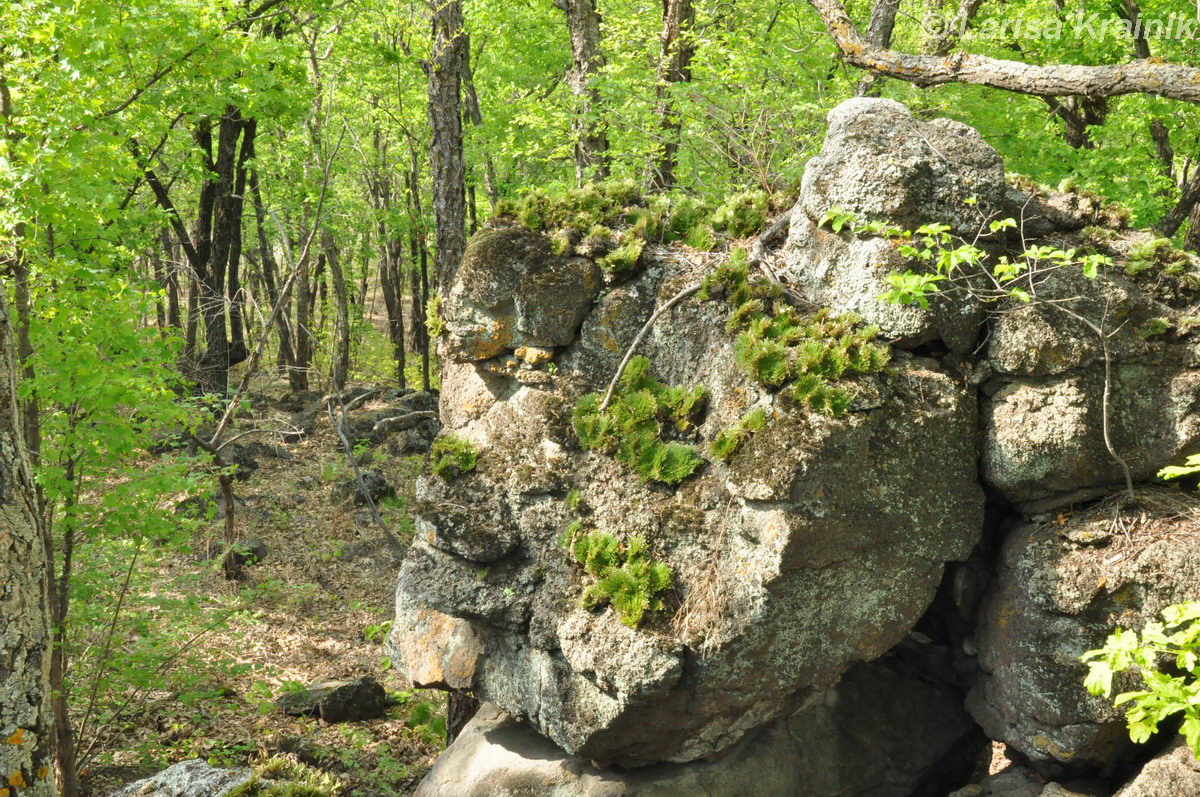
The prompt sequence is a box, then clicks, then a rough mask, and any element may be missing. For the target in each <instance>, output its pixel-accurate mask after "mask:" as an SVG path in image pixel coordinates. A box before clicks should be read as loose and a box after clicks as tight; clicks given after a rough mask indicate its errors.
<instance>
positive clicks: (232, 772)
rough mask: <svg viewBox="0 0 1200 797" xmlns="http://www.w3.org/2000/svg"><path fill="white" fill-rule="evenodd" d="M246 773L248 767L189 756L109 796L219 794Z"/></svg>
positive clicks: (200, 796) (196, 796) (247, 776)
mask: <svg viewBox="0 0 1200 797" xmlns="http://www.w3.org/2000/svg"><path fill="white" fill-rule="evenodd" d="M250 777H251V773H250V770H249V769H221V768H218V767H213V766H209V765H208V764H207V763H205V762H204V761H201V760H200V759H199V758H193V759H190V760H188V761H180V762H179V763H178V764H174V765H172V766H169V767H167V768H166V769H164V770H163V771H162V772H159V773H158V774H157V775H154V776H153V777H149V778H146V779H144V780H139V781H137V782H136V783H131V784H129V785H128V786H126V787H125V788H123V789H120V790H119V791H115V792H113V793H112V794H111V795H109V797H222V796H223V795H225V794H228V793H229V792H231V791H233V790H234V789H236V788H237V787H238V786H241V785H242V784H243V783H245V782H246V781H248V780H250Z"/></svg>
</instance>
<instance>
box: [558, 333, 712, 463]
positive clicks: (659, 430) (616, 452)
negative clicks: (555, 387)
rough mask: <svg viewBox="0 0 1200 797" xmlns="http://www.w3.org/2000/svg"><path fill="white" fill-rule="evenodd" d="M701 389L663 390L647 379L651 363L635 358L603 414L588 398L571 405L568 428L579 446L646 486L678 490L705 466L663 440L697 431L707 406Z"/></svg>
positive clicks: (692, 452)
mask: <svg viewBox="0 0 1200 797" xmlns="http://www.w3.org/2000/svg"><path fill="white" fill-rule="evenodd" d="M707 399H708V396H707V393H706V392H705V390H704V388H702V387H695V388H684V387H672V386H670V385H664V384H662V383H661V382H659V381H658V380H656V379H655V378H654V377H652V376H651V375H650V361H649V360H648V359H646V358H645V357H640V356H639V357H634V358H633V359H631V360H630V361H629V364H628V365H627V366H626V367H625V370H624V371H623V372H622V374H621V380H620V385H619V388H618V390H617V391H615V392H614V393H613V398H612V401H611V402H610V403H609V405H608V407H607V408H605V409H604V410H603V411H602V410H601V409H600V404H601V402H602V400H603V397H602V396H601V395H600V394H599V393H588V394H587V395H585V396H583V397H581V398H580V399H579V401H578V402H577V403H576V404H575V410H574V412H573V413H572V415H571V425H572V427H574V429H575V435H576V436H577V437H578V438H579V442H580V444H581V445H582V446H583V447H584V448H587V449H593V450H598V451H602V452H604V453H606V454H611V455H613V456H615V457H616V458H617V460H618V461H620V462H622V463H624V464H625V465H627V466H628V467H629V468H631V469H632V470H634V471H635V472H636V473H637V474H638V475H639V476H641V477H642V479H643V480H645V481H659V482H663V483H665V484H678V483H679V482H681V481H683V480H684V479H686V478H687V477H688V476H690V475H691V474H692V473H693V472H694V471H695V470H696V468H698V467H699V466H700V464H701V463H702V462H703V460H702V459H701V458H700V456H699V454H697V453H696V448H695V446H693V445H690V444H688V443H682V442H672V441H669V440H667V439H664V434H665V433H667V432H672V431H673V432H674V433H676V434H686V433H688V432H691V431H693V430H694V429H695V427H696V424H697V422H698V421H699V419H700V416H701V415H703V413H704V410H705V407H706V405H707Z"/></svg>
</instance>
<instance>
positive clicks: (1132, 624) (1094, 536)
mask: <svg viewBox="0 0 1200 797" xmlns="http://www.w3.org/2000/svg"><path fill="white" fill-rule="evenodd" d="M1198 509H1200V504H1198V502H1197V501H1196V499H1194V498H1191V497H1189V496H1186V495H1181V494H1179V493H1177V492H1176V491H1173V490H1166V489H1162V488H1152V489H1147V490H1143V491H1140V492H1139V493H1138V495H1137V497H1136V498H1135V499H1132V500H1130V499H1128V498H1126V497H1124V496H1118V497H1114V498H1112V499H1109V500H1108V501H1106V502H1103V503H1101V504H1100V505H1098V506H1096V507H1095V508H1093V509H1090V510H1087V511H1085V512H1081V513H1079V514H1076V515H1074V516H1072V517H1070V518H1064V519H1063V522H1061V523H1060V522H1059V519H1058V518H1054V519H1052V520H1050V521H1048V522H1044V523H1033V524H1027V525H1025V526H1022V527H1020V528H1018V529H1016V530H1015V531H1014V532H1013V533H1012V534H1010V535H1009V537H1008V538H1007V540H1006V541H1005V544H1004V550H1003V553H1002V560H1001V564H1000V571H999V575H998V578H997V580H996V582H995V584H994V585H993V587H992V589H991V591H990V592H989V594H988V596H987V598H986V599H985V601H984V604H983V608H982V610H981V612H980V615H979V626H978V628H977V631H976V633H977V643H978V646H979V651H980V653H979V664H980V667H981V669H982V674H981V677H980V680H979V681H978V683H977V684H976V685H975V688H974V689H973V691H972V692H971V694H970V696H969V698H968V701H967V705H968V707H969V708H970V710H971V713H972V714H973V715H974V716H975V719H976V720H977V721H978V722H979V724H980V725H981V726H982V727H983V729H984V731H985V732H986V733H987V734H988V736H989V737H991V738H993V739H997V740H1000V741H1003V742H1004V743H1005V744H1007V745H1008V746H1009V747H1010V748H1012V749H1015V750H1016V751H1018V752H1020V753H1022V754H1023V755H1025V756H1027V757H1028V758H1029V759H1030V761H1031V762H1032V763H1033V764H1035V765H1037V766H1039V767H1041V768H1042V769H1044V770H1046V771H1048V772H1050V773H1054V772H1055V771H1062V770H1086V769H1089V768H1090V769H1094V770H1103V769H1105V768H1106V767H1109V766H1110V765H1111V764H1113V763H1115V762H1117V761H1119V760H1121V759H1123V758H1129V757H1131V756H1133V755H1135V754H1136V751H1135V749H1134V747H1133V745H1132V743H1131V742H1130V741H1129V735H1128V733H1127V731H1126V729H1125V720H1124V710H1123V709H1121V708H1113V706H1112V705H1111V703H1110V702H1109V701H1105V700H1103V699H1101V698H1097V697H1092V696H1091V695H1089V694H1088V693H1087V692H1086V691H1084V690H1083V689H1082V687H1081V684H1082V683H1083V678H1084V676H1085V675H1086V673H1087V667H1086V666H1085V665H1084V664H1083V663H1082V662H1081V661H1080V660H1079V657H1080V656H1081V655H1082V654H1083V653H1084V652H1085V651H1087V650H1090V649H1093V648H1097V647H1100V646H1102V645H1103V643H1104V639H1105V637H1106V636H1107V635H1108V634H1109V633H1110V632H1111V631H1112V629H1113V628H1114V627H1115V626H1117V625H1120V626H1121V627H1123V628H1137V629H1140V628H1141V627H1142V626H1143V625H1145V623H1146V622H1147V621H1149V620H1152V619H1155V617H1156V615H1157V614H1158V612H1159V611H1160V610H1161V609H1162V608H1163V607H1165V606H1169V605H1171V604H1172V603H1178V602H1180V601H1183V600H1190V599H1194V598H1195V596H1196V595H1198V594H1200V546H1197V545H1196V543H1195V539H1196V537H1195V535H1196V534H1197V531H1198V529H1200V523H1198V521H1197V519H1196V512H1197V510H1198ZM1125 518H1128V519H1125ZM1130 685H1132V683H1131V684H1130Z"/></svg>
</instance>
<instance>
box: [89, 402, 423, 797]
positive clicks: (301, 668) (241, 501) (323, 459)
mask: <svg viewBox="0 0 1200 797" xmlns="http://www.w3.org/2000/svg"><path fill="white" fill-rule="evenodd" d="M369 407H370V405H368V408H369ZM270 443H271V444H272V445H275V446H277V449H276V451H277V452H279V453H282V456H273V457H266V456H263V457H258V458H257V462H258V466H259V467H258V469H257V470H255V471H254V472H253V473H252V474H251V475H250V477H249V478H248V479H246V480H245V481H238V482H236V483H235V495H236V497H237V511H236V512H235V518H236V523H237V529H238V532H239V534H240V537H241V539H242V540H252V539H257V540H261V541H262V543H264V544H265V546H266V549H267V553H266V556H265V557H264V559H263V560H262V561H261V562H259V563H256V564H252V565H250V566H247V567H245V568H244V569H243V573H242V576H241V578H240V579H239V580H238V581H227V580H226V579H225V578H224V576H223V574H222V573H221V571H220V568H219V567H217V566H214V563H213V562H212V561H211V560H205V559H204V557H203V553H204V550H205V549H206V548H207V547H209V545H208V544H205V542H202V540H207V542H208V543H210V544H211V545H213V546H217V545H218V544H219V542H220V540H221V535H222V532H223V527H224V520H223V519H219V518H216V517H213V518H212V519H210V520H206V521H203V522H202V525H201V527H200V529H201V538H200V540H198V543H199V544H195V545H194V546H193V549H194V553H192V554H184V555H179V556H176V557H174V560H173V561H167V562H165V563H164V564H163V566H162V572H163V573H164V580H163V582H162V588H163V589H175V590H178V589H179V587H178V586H177V585H178V583H180V582H179V580H178V578H177V575H178V571H180V570H187V571H192V573H193V575H194V576H195V578H193V579H191V580H190V581H186V582H185V583H187V584H188V586H187V587H186V588H185V591H194V594H193V595H190V596H189V595H183V596H182V597H183V598H185V599H186V598H188V597H194V598H196V599H198V600H203V601H206V602H209V603H211V602H212V601H213V600H214V599H215V600H216V602H217V603H219V604H221V605H222V606H224V607H226V611H225V613H224V614H223V615H222V617H223V622H222V624H221V625H220V626H219V627H217V628H215V629H213V630H211V631H208V632H206V633H203V634H202V635H201V636H200V637H199V638H198V639H197V640H196V641H195V642H194V643H193V644H192V645H191V646H190V654H192V655H190V656H189V657H188V660H189V661H191V662H195V661H201V662H210V663H213V664H214V667H213V668H211V669H209V670H207V671H206V672H204V673H198V672H181V673H179V675H180V677H179V678H177V679H175V680H176V681H177V682H179V683H188V684H190V685H191V687H192V688H189V689H188V694H189V695H190V696H191V697H190V699H189V700H188V701H187V702H182V701H181V700H180V699H179V698H180V691H172V690H164V691H160V692H158V693H154V694H151V695H150V696H149V699H147V700H146V701H145V702H144V705H142V706H141V707H140V708H139V709H138V710H137V711H135V712H132V713H130V714H128V715H127V716H126V717H124V719H123V720H122V722H120V723H119V724H115V725H114V726H113V727H112V728H111V729H109V730H108V731H107V732H106V733H104V734H103V735H102V736H101V737H100V743H99V746H100V752H99V755H98V756H97V757H96V762H97V763H95V764H94V765H93V766H91V768H90V771H85V772H84V780H85V790H86V793H88V794H90V795H95V797H103V796H104V795H107V794H108V793H110V792H111V791H112V790H114V789H115V788H118V787H120V786H121V785H123V784H124V783H127V782H131V781H133V780H136V779H138V778H141V777H145V776H147V775H149V774H153V773H154V772H155V771H158V770H160V769H162V768H163V767H165V766H168V765H170V764H171V763H174V762H177V761H181V760H185V759H189V758H203V759H206V760H208V761H209V763H212V764H214V765H222V766H240V765H245V764H251V763H253V762H255V761H256V760H260V759H262V758H265V757H268V756H272V755H278V754H287V755H293V756H295V757H296V758H297V759H299V760H300V761H302V762H304V763H306V764H309V765H311V766H315V767H317V768H319V769H321V770H323V771H326V772H328V773H330V774H332V775H334V776H335V777H336V778H337V779H338V780H339V781H340V782H341V783H342V784H343V786H344V791H343V793H344V794H347V795H357V796H358V797H383V796H384V795H396V794H408V793H411V791H412V790H413V789H414V788H415V786H416V784H417V782H418V781H419V780H420V778H421V776H422V775H423V774H424V773H425V772H426V771H427V770H428V768H429V767H430V766H431V765H432V762H433V759H434V758H435V756H436V755H437V753H438V752H439V751H440V750H441V748H442V747H443V745H444V719H443V718H444V714H445V706H444V697H443V696H442V694H441V693H439V692H423V691H407V690H405V684H404V683H402V682H401V679H400V678H399V677H397V676H396V675H395V674H394V673H393V672H392V670H391V667H390V662H388V660H387V659H386V658H385V657H384V652H383V648H382V640H383V637H384V636H385V635H386V633H387V629H388V627H389V625H390V618H391V617H392V614H393V608H392V602H393V588H394V585H395V580H396V575H397V573H398V571H399V565H400V558H401V555H400V554H399V553H397V552H396V551H394V550H393V549H392V548H390V547H389V546H388V545H387V544H386V543H385V541H384V537H383V534H382V532H381V531H380V529H379V528H378V526H377V525H375V524H374V523H373V521H372V519H371V518H370V515H369V513H368V512H366V511H365V510H363V509H355V508H353V507H351V506H348V505H338V503H337V502H336V501H335V500H334V498H333V496H332V492H333V489H332V488H333V486H334V485H335V484H336V483H338V482H340V481H343V480H345V479H347V478H349V477H350V476H351V475H352V471H351V470H350V468H349V466H348V463H347V459H346V455H345V452H344V451H343V449H342V447H341V446H340V445H339V443H338V441H337V438H336V435H335V433H334V432H333V430H332V429H331V428H330V425H329V423H328V422H327V421H326V420H325V418H324V416H321V415H319V416H318V426H317V431H316V433H315V434H314V435H311V436H309V437H308V438H305V439H304V440H302V441H301V442H298V443H293V444H290V445H280V444H279V442H278V440H270ZM364 456H365V457H370V461H369V462H368V463H367V464H366V466H365V467H370V468H373V469H375V470H378V471H380V472H382V473H383V474H384V476H385V477H386V478H387V479H388V481H389V482H390V483H391V484H392V485H393V486H394V487H395V489H396V494H397V495H396V498H395V499H390V500H387V501H385V502H384V505H383V506H382V514H383V516H384V518H385V520H386V522H387V523H388V525H389V527H390V528H391V529H392V531H393V533H395V534H396V535H397V536H399V537H400V538H401V539H402V540H404V541H407V540H408V539H409V538H410V537H411V520H410V519H409V517H408V513H407V510H406V506H407V503H408V501H409V499H410V498H411V495H412V490H413V484H414V481H415V479H416V476H417V475H418V474H419V472H420V470H421V469H422V468H423V467H424V463H423V459H422V457H419V456H416V457H405V458H396V457H390V456H387V455H386V454H385V453H384V451H383V449H382V448H380V449H375V450H374V451H373V452H371V453H367V454H364ZM156 619H159V621H160V622H171V620H170V618H156ZM178 666H179V667H180V669H186V667H187V666H189V665H184V664H182V663H181V664H179V665H178ZM193 669H195V668H194V666H193ZM366 675H370V676H373V677H375V678H376V679H377V680H378V681H379V682H380V683H382V684H383V686H384V687H385V689H386V690H387V691H388V694H389V697H390V698H391V699H392V705H391V706H390V708H389V709H388V713H387V715H386V717H385V718H383V719H379V720H371V721H365V722H353V723H342V724H329V723H326V722H324V721H322V720H320V719H317V718H315V717H314V718H309V717H291V716H286V715H284V714H283V713H281V712H280V711H279V710H277V709H276V708H275V707H274V705H273V702H272V701H273V700H274V698H275V697H277V696H278V695H280V694H281V693H282V692H284V691H286V690H287V689H288V688H289V687H291V688H294V687H295V685H296V684H307V683H312V682H314V681H320V680H327V679H354V678H358V677H361V676H366ZM197 682H202V683H205V684H207V685H208V686H209V687H210V688H208V689H206V690H200V691H199V692H197V690H196V689H195V688H194V687H195V685H196V683H197ZM197 694H199V695H200V697H199V698H197V697H196V695H197Z"/></svg>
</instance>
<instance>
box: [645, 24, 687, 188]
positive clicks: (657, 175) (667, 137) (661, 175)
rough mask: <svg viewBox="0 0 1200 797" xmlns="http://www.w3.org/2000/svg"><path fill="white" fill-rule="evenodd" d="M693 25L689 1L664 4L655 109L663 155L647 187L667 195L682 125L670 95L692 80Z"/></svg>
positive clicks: (677, 157) (672, 175)
mask: <svg viewBox="0 0 1200 797" xmlns="http://www.w3.org/2000/svg"><path fill="white" fill-rule="evenodd" d="M695 22H696V8H695V6H694V5H692V0H663V32H662V60H660V61H659V66H658V86H657V87H656V90H655V91H656V94H657V102H656V105H655V109H654V112H655V114H656V115H657V116H658V119H659V122H658V126H659V131H660V133H661V135H662V152H661V154H660V155H659V158H658V161H657V163H656V164H655V166H654V173H653V175H652V176H651V178H650V187H651V188H652V189H654V190H656V191H667V190H669V189H671V188H673V187H674V185H675V166H676V162H677V161H678V159H679V139H680V136H681V135H682V133H683V121H682V120H681V119H680V118H679V109H678V107H677V105H676V103H675V98H674V97H673V96H672V94H673V92H674V87H675V86H676V85H677V84H679V83H687V82H689V81H691V79H692V68H691V64H692V56H693V55H695V54H696V44H695V42H694V41H693V40H692V35H691V34H692V26H693V25H694V24H695Z"/></svg>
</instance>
